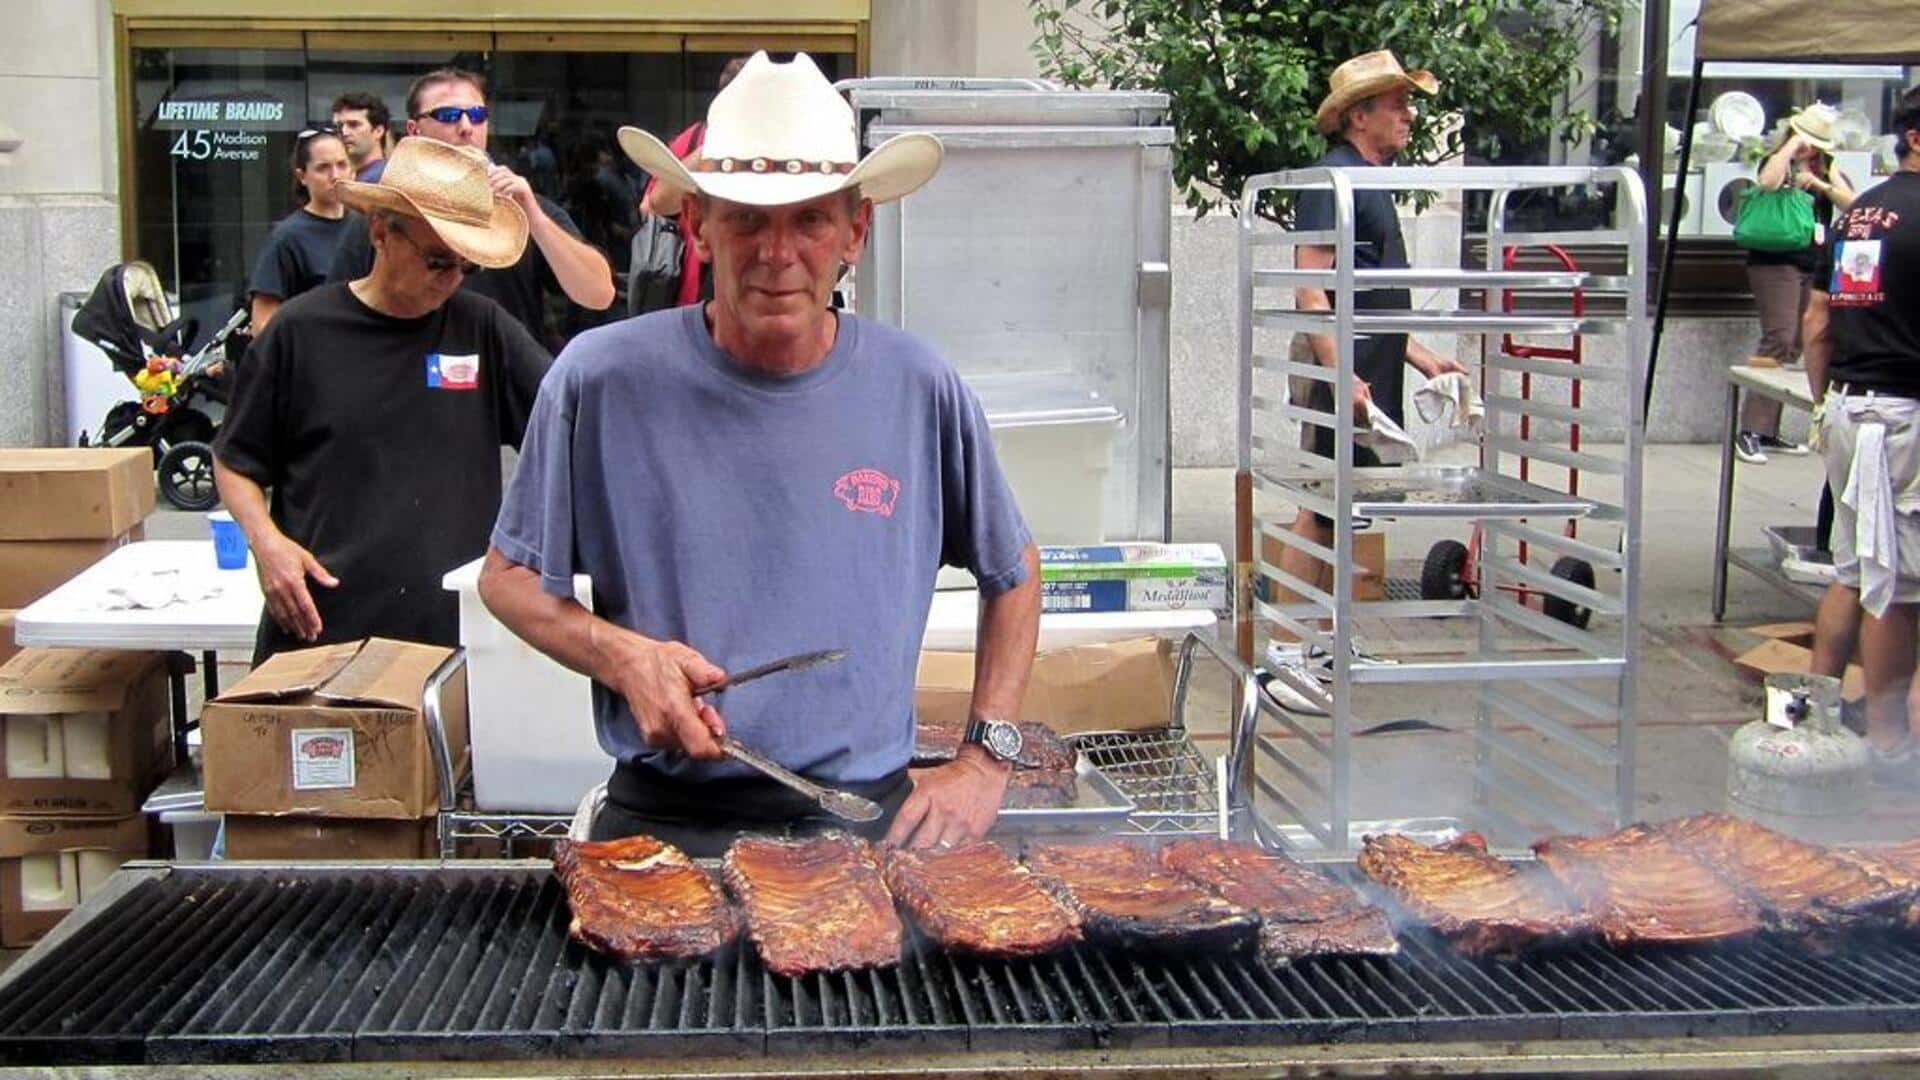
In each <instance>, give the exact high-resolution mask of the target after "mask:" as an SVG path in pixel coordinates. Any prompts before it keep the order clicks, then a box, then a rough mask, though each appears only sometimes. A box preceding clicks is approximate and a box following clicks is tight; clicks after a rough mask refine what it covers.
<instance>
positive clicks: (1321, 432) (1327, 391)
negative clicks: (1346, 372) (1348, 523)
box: [1298, 379, 1391, 529]
mask: <svg viewBox="0 0 1920 1080" xmlns="http://www.w3.org/2000/svg"><path fill="white" fill-rule="evenodd" d="M1298 381H1300V382H1304V383H1308V384H1310V385H1309V386H1308V388H1307V400H1306V402H1305V405H1306V407H1307V408H1309V409H1312V410H1313V411H1315V412H1326V413H1330V412H1332V411H1333V387H1332V386H1331V385H1330V384H1328V383H1323V382H1321V381H1320V380H1318V379H1301V380H1298ZM1334 437H1335V436H1334V431H1333V429H1332V428H1329V427H1321V426H1320V425H1319V424H1301V425H1300V449H1302V450H1305V451H1307V452H1308V453H1310V454H1312V455H1314V456H1315V457H1323V458H1331V457H1333V448H1334ZM1353 467H1354V468H1356V469H1379V468H1387V467H1391V466H1390V465H1389V463H1388V462H1384V461H1381V460H1380V455H1378V454H1376V453H1374V452H1373V448H1372V447H1370V446H1361V445H1360V444H1358V443H1355V444H1354V447H1353ZM1313 520H1314V523H1315V524H1317V525H1319V526H1320V527H1321V528H1323V529H1330V528H1332V527H1333V519H1332V518H1330V517H1327V516H1326V515H1325V514H1319V513H1316V514H1314V515H1313Z"/></svg>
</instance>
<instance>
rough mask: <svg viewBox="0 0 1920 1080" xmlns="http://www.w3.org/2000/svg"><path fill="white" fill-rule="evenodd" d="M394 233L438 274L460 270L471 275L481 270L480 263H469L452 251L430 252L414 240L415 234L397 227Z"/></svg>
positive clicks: (428, 267) (429, 268)
mask: <svg viewBox="0 0 1920 1080" xmlns="http://www.w3.org/2000/svg"><path fill="white" fill-rule="evenodd" d="M392 231H394V232H397V233H399V234H400V235H401V237H402V238H404V239H405V240H406V242H407V244H408V245H409V246H411V247H412V248H413V250H415V251H417V252H419V253H420V261H421V262H423V263H425V264H426V267H427V269H428V270H431V271H433V272H434V273H436V274H438V273H441V272H443V271H446V270H458V271H460V272H461V273H462V274H471V273H474V272H475V271H477V270H479V269H480V264H479V263H476V262H468V261H467V260H465V259H463V258H461V257H460V256H458V255H455V254H454V253H452V252H450V251H428V250H427V249H426V248H425V247H423V246H422V245H421V243H420V241H418V240H415V239H414V238H413V234H411V233H409V232H407V230H406V229H404V228H400V227H398V226H396V227H395V228H394V229H393V230H392Z"/></svg>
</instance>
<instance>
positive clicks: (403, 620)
mask: <svg viewBox="0 0 1920 1080" xmlns="http://www.w3.org/2000/svg"><path fill="white" fill-rule="evenodd" d="M340 189H341V193H342V197H343V198H344V199H345V201H346V203H347V205H349V206H352V207H354V208H356V209H358V210H361V211H363V212H364V213H365V214H366V215H367V217H368V219H369V220H370V222H371V226H372V240H373V250H374V261H373V270H372V272H371V273H369V274H368V275H367V276H366V277H363V278H359V279H357V280H355V281H352V282H344V283H337V284H329V285H322V286H320V287H318V288H315V289H312V290H309V291H308V292H305V293H302V294H301V295H300V296H297V297H295V298H294V299H292V300H290V301H288V302H287V303H286V305H285V306H283V307H282V308H281V309H280V311H279V313H278V314H277V315H276V316H275V317H274V320H273V325H271V326H269V327H268V328H267V331H266V333H264V334H262V335H261V336H260V339H259V340H258V341H256V342H254V345H253V348H252V349H251V350H249V351H248V353H247V357H246V359H245V360H244V361H243V362H242V363H241V365H240V368H239V377H238V385H237V387H236V390H235V395H234V400H233V407H232V409H231V410H230V411H229V413H228V415H227V420H226V423H225V425H224V426H222V428H221V429H220V437H219V439H217V440H216V441H215V443H214V458H215V462H214V478H215V482H216V483H217V484H218V485H219V488H220V497H221V498H222V499H223V500H224V501H225V502H226V505H227V509H228V510H230V511H231V512H232V513H233V517H234V520H235V521H237V522H239V524H240V527H241V529H243V530H244V531H245V532H246V535H247V542H248V545H249V546H250V547H251V548H252V549H253V557H254V560H255V562H256V566H257V569H258V572H259V575H260V585H261V590H262V591H263V592H264V593H265V596H266V613H265V617H264V618H262V619H261V622H260V634H259V639H258V644H257V646H256V659H264V658H265V657H266V656H268V655H271V654H272V653H274V652H276V651H279V650H281V649H286V648H293V647H297V646H300V645H304V644H320V643H326V642H335V641H351V640H354V639H357V638H362V637H366V636H369V635H375V634H377V635H380V636H383V637H392V638H400V639H403V640H408V641H427V642H436V643H439V644H444V645H454V644H458V643H459V625H458V618H457V607H456V604H455V601H454V599H453V596H452V594H450V593H447V592H445V591H444V590H442V589H441V587H440V578H441V575H443V574H445V573H446V572H447V571H448V570H451V569H453V568H454V567H456V566H459V565H460V564H461V563H464V562H468V561H470V560H472V559H473V558H475V557H477V556H478V555H480V554H481V553H482V552H483V551H485V550H486V546H487V530H488V528H489V527H490V526H491V525H492V523H493V515H494V512H495V510H496V509H497V508H498V507H499V505H500V487H501V481H500V457H499V448H500V446H501V445H502V444H510V445H518V444H519V442H520V436H521V434H522V432H524V431H525V430H526V424H527V417H528V415H529V413H530V412H531V411H532V409H533V402H534V397H535V395H536V394H537V393H538V392H539V389H540V380H541V378H542V377H543V376H544V375H545V374H546V370H547V367H548V364H549V362H550V359H551V358H550V357H549V356H548V355H547V352H546V350H545V349H543V348H541V347H540V345H539V344H538V343H537V342H535V341H534V340H533V338H532V336H531V335H529V334H528V333H527V331H526V329H525V328H524V327H522V326H521V325H520V324H519V322H517V321H516V320H515V319H514V318H513V317H512V316H511V315H509V314H507V312H506V310H505V309H504V308H502V307H501V306H500V305H498V304H496V303H494V302H493V301H492V300H489V299H487V298H486V297H483V296H479V295H477V294H474V293H470V292H462V291H461V290H460V283H461V282H462V281H463V280H464V279H465V277H466V275H467V274H468V273H469V272H471V271H472V270H473V269H474V268H475V267H480V266H508V265H511V264H512V263H513V261H514V260H515V259H518V258H519V257H520V252H521V249H522V248H523V247H525V245H526V242H527V219H526V215H525V214H523V213H522V212H521V210H520V208H519V207H518V206H516V205H515V204H514V202H513V201H512V200H511V199H508V198H503V197H501V196H498V195H496V194H494V191H493V188H492V186H491V185H489V183H488V182H487V162H486V158H485V157H483V156H481V155H479V154H477V153H475V152H474V151H472V150H469V149H467V148H464V147H456V146H449V145H448V144H446V143H443V142H438V141H435V140H433V139H423V138H412V139H407V140H405V141H403V142H402V143H401V144H400V145H399V146H397V147H395V148H394V152H393V154H392V156H391V157H390V158H389V159H388V162H387V167H386V170H385V172H384V173H383V174H382V175H381V178H380V182H379V183H378V184H366V183H357V182H354V181H343V182H342V183H341V184H340ZM269 489H270V490H271V491H272V501H271V502H269V501H268V495H267V492H268V490H269Z"/></svg>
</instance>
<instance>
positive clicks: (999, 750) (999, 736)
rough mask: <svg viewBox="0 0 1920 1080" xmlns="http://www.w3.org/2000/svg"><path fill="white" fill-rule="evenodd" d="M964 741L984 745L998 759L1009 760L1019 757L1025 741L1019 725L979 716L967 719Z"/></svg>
mask: <svg viewBox="0 0 1920 1080" xmlns="http://www.w3.org/2000/svg"><path fill="white" fill-rule="evenodd" d="M963 741H965V742H970V743H976V744H978V745H979V746H981V747H984V748H985V749H986V751H987V753H989V754H992V755H993V757H994V759H995V760H997V761H1008V762H1011V761H1014V760H1016V759H1018V758H1019V756H1020V749H1021V745H1022V743H1023V742H1024V740H1022V739H1021V737H1020V728H1019V725H1017V724H1014V723H1011V722H1010V721H1006V720H982V719H979V718H978V717H976V718H974V719H972V720H969V721H967V733H966V735H965V736H963Z"/></svg>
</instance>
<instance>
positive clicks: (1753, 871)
mask: <svg viewBox="0 0 1920 1080" xmlns="http://www.w3.org/2000/svg"><path fill="white" fill-rule="evenodd" d="M1657 829H1658V831H1659V832H1660V833H1661V834H1662V835H1664V836H1666V837H1668V838H1669V839H1671V840H1673V841H1674V842H1675V843H1677V844H1679V845H1680V846H1681V848H1683V849H1684V850H1685V851H1686V852H1687V853H1688V854H1689V855H1692V856H1693V857H1694V858H1696V859H1699V860H1700V861H1701V862H1703V863H1706V864H1707V868H1708V869H1710V870H1712V871H1713V872H1714V873H1716V874H1719V875H1720V876H1721V878H1723V879H1724V880H1725V881H1727V882H1728V883H1729V884H1731V885H1732V886H1733V887H1734V888H1735V889H1737V890H1739V891H1740V892H1743V893H1745V894H1747V895H1748V896H1750V897H1752V898H1753V899H1754V900H1757V901H1758V902H1759V904H1760V906H1761V908H1762V910H1763V911H1764V912H1765V914H1766V917H1767V921H1768V922H1769V923H1770V924H1772V925H1773V926H1775V927H1777V928H1778V929H1781V930H1788V931H1806V930H1832V929H1838V928H1843V927H1847V926H1851V925H1853V924H1856V923H1860V922H1867V921H1883V922H1884V921H1887V920H1888V919H1890V918H1891V917H1893V916H1895V915H1896V914H1897V913H1898V912H1899V911H1900V910H1901V909H1902V908H1904V907H1905V906H1906V904H1907V901H1908V900H1909V899H1910V898H1911V896H1912V894H1913V889H1912V886H1910V885H1905V886H1903V885H1898V884H1895V883H1893V882H1892V881H1890V880H1888V879H1887V878H1884V877H1881V876H1878V875H1876V874H1874V873H1872V872H1870V871H1868V870H1867V869H1865V868H1863V867H1862V866H1861V865H1860V864H1859V863H1857V862H1854V861H1852V860H1849V859H1847V858H1846V857H1844V856H1842V855H1840V854H1839V853H1838V852H1833V851H1828V850H1827V849H1826V848H1823V847H1819V846H1817V845H1814V844H1809V843H1807V842H1805V841H1802V840H1796V839H1794V838H1793V837H1791V836H1786V835H1783V834H1781V833H1778V832H1775V831H1774V830H1772V829H1769V828H1767V827H1765V826H1763V825H1759V824H1757V823H1755V822H1752V821H1747V820H1745V819H1743V818H1736V817H1728V816H1727V815H1725V814H1696V815H1694V816H1693V817H1686V818H1678V819H1676V820H1673V821H1668V822H1665V823H1663V824H1661V825H1659V826H1657Z"/></svg>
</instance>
